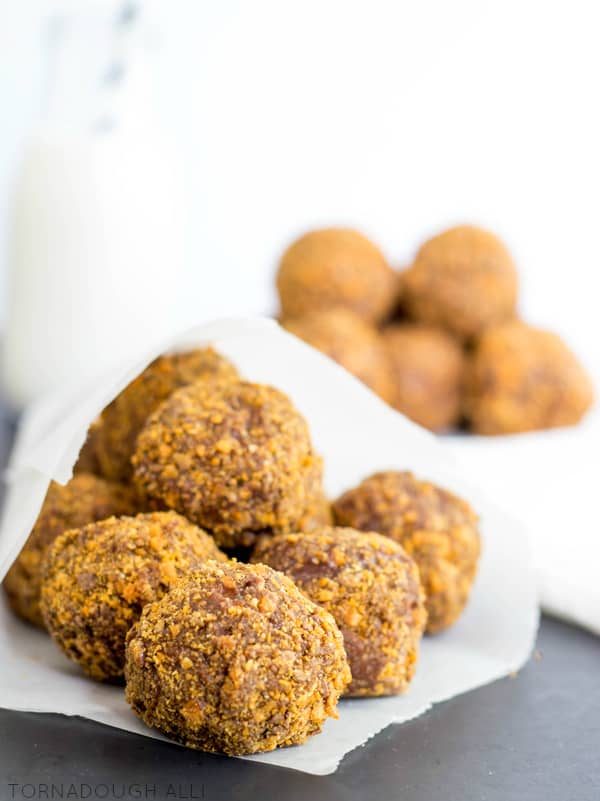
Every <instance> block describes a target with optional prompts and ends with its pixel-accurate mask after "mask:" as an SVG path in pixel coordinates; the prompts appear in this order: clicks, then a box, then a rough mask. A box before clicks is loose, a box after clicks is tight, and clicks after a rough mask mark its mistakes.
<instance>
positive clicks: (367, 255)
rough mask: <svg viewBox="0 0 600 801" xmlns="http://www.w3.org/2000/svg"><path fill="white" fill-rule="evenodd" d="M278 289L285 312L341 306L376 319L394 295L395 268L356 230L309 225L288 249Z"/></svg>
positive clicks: (301, 312)
mask: <svg viewBox="0 0 600 801" xmlns="http://www.w3.org/2000/svg"><path fill="white" fill-rule="evenodd" d="M277 289H278V291H279V299H280V302H281V310H282V313H283V316H284V317H302V316H303V315H304V314H307V313H308V312H312V311H316V310H317V309H329V308H331V307H333V306H343V307H344V308H347V309H350V310H351V311H354V312H356V314H358V315H359V316H360V317H363V318H364V319H365V320H370V321H372V322H378V321H379V320H382V319H383V318H384V317H385V316H386V315H387V314H388V312H389V311H390V310H391V308H392V306H393V305H394V302H395V300H396V274H395V272H394V270H392V268H391V267H390V266H389V265H388V263H387V262H386V260H385V258H384V256H383V254H382V253H381V251H380V250H379V248H377V247H376V245H374V244H373V243H372V242H371V241H370V240H369V239H367V238H366V237H365V236H363V235H362V234H360V233H359V232H358V231H354V230H352V229H351V228H324V229H321V230H317V231H309V232H308V233H307V234H304V236H301V237H300V238H299V239H297V240H296V241H295V242H293V243H292V244H291V245H290V246H289V248H288V249H287V250H286V251H285V253H284V254H283V256H282V258H281V262H280V264H279V271H278V273H277Z"/></svg>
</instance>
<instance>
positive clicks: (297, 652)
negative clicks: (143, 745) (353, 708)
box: [125, 562, 350, 755]
mask: <svg viewBox="0 0 600 801" xmlns="http://www.w3.org/2000/svg"><path fill="white" fill-rule="evenodd" d="M125 675H126V681H127V684H126V697H127V700H128V702H129V703H130V704H131V706H132V707H133V709H134V711H135V712H136V713H137V714H138V715H139V716H140V717H141V718H142V720H143V721H144V722H145V723H146V724H148V725H149V726H152V727H154V728H155V729H158V731H161V732H162V733H163V734H165V735H167V736H168V737H171V738H172V739H174V740H177V741H178V742H180V743H183V744H184V745H187V746H189V747H191V748H198V749H202V750H204V751H214V752H221V753H224V754H230V755H242V754H253V753H257V752H261V751H271V750H273V749H274V748H278V747H281V746H287V745H296V744H299V743H302V742H304V741H305V740H307V739H308V738H309V737H310V736H312V735H313V734H317V733H318V732H319V731H320V730H321V728H322V725H323V723H324V721H325V720H326V718H327V717H329V716H331V717H336V716H337V714H336V705H337V701H338V698H339V696H340V694H341V693H342V692H343V690H344V688H345V687H346V685H347V683H348V681H349V680H350V671H349V669H348V664H347V662H346V657H345V654H344V648H343V643H342V636H341V634H340V632H339V630H338V629H337V627H336V625H335V622H334V620H333V618H332V617H331V615H329V614H328V613H327V612H326V611H325V610H324V609H321V608H320V607H318V606H317V605H316V604H314V603H313V602H312V601H310V600H309V599H308V598H307V597H306V596H305V595H303V594H302V593H301V592H300V590H298V589H297V588H296V587H295V586H294V584H293V583H292V582H291V581H290V580H289V579H288V578H286V577H285V576H284V575H282V574H281V573H278V572H276V571H274V570H271V568H269V567H266V566H265V565H244V564H238V563H233V562H229V563H227V564H215V563H209V564H207V565H205V566H204V567H203V568H201V569H200V570H198V571H197V572H196V573H195V574H194V575H192V576H189V577H188V578H186V579H184V580H182V581H181V582H179V583H178V584H177V585H176V586H175V587H174V588H173V589H172V590H171V591H170V592H169V593H168V595H166V596H165V597H164V598H162V600H160V601H157V602H156V603H153V604H150V605H149V606H147V607H146V609H145V610H144V612H143V614H142V616H141V618H140V620H139V622H138V623H137V624H136V625H135V626H134V627H133V628H132V629H131V631H130V632H129V635H128V638H127V661H126V667H125Z"/></svg>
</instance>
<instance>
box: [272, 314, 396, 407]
mask: <svg viewBox="0 0 600 801" xmlns="http://www.w3.org/2000/svg"><path fill="white" fill-rule="evenodd" d="M281 324H282V326H283V327H284V328H285V329H287V330H288V331H289V332H290V333H292V334H295V336H297V337H299V338H300V339H303V340H304V341H305V342H307V343H308V344H309V345H312V346H313V348H316V349H317V350H320V351H321V352H322V353H325V354H327V356H329V357H330V358H331V359H333V360H334V361H336V362H338V364H341V365H342V367H345V368H346V370H348V372H350V373H352V374H353V375H355V376H356V377H357V378H358V379H360V380H361V381H362V382H363V383H364V384H366V385H367V386H368V387H370V388H371V389H372V390H373V392H375V393H377V395H380V396H381V397H382V398H384V399H385V400H388V399H389V397H390V394H391V388H390V377H389V370H388V364H387V360H386V356H385V352H384V348H383V345H382V342H381V338H380V336H379V332H378V331H377V329H376V328H375V327H374V326H372V325H371V324H370V323H368V322H367V321H365V320H363V319H362V318H361V317H359V316H358V315H357V314H356V313H355V312H353V311H351V310H350V309H344V308H340V307H336V308H332V309H320V310H317V311H314V312H309V313H308V314H305V315H304V316H303V317H294V318H284V319H283V320H282V323H281Z"/></svg>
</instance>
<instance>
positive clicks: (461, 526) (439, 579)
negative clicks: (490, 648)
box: [333, 470, 481, 633]
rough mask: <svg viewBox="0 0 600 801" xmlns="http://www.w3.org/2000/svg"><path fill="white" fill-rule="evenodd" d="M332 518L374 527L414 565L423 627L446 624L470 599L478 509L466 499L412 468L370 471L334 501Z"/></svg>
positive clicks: (430, 629) (477, 545)
mask: <svg viewBox="0 0 600 801" xmlns="http://www.w3.org/2000/svg"><path fill="white" fill-rule="evenodd" d="M333 515H334V518H335V521H336V523H338V524H339V525H342V526H352V527H353V528H358V529H361V530H362V531H378V532H379V533H380V534H384V535H385V536H387V537H391V538H392V539H393V540H395V541H396V542H399V543H400V544H401V545H402V547H403V548H404V550H405V551H407V553H409V554H410V555H411V556H412V557H413V559H414V560H415V561H416V563H417V565H418V566H419V573H420V575H421V583H422V584H423V588H424V589H425V598H426V606H427V614H428V619H427V629H426V630H427V631H428V632H429V633H435V632H438V631H441V630H442V629H445V628H448V626H451V625H452V624H453V623H454V622H455V621H456V620H457V619H458V617H459V616H460V614H461V613H462V611H463V609H464V607H465V604H466V603H467V601H468V599H469V594H470V592H471V587H472V584H473V580H474V578H475V573H476V571H477V562H478V559H479V552H480V547H481V546H480V537H479V532H478V529H477V522H478V521H477V515H476V514H475V512H474V511H473V509H472V508H471V507H470V506H469V504H468V503H467V502H466V501H463V500H462V499H461V498H458V497H457V496H456V495H453V494H452V493H450V492H448V491H447V490H444V489H441V488H440V487H437V486H435V484H431V483H429V482H428V481H419V480H417V479H416V478H415V477H414V476H413V475H412V473H407V472H399V471H393V470H390V471H388V472H383V473H375V475H372V476H370V477H369V478H367V479H365V480H364V481H363V482H362V483H361V484H359V485H358V486H357V487H355V488H354V489H351V490H348V492H345V493H344V494H343V495H342V496H341V497H340V498H338V500H337V501H335V503H334V504H333Z"/></svg>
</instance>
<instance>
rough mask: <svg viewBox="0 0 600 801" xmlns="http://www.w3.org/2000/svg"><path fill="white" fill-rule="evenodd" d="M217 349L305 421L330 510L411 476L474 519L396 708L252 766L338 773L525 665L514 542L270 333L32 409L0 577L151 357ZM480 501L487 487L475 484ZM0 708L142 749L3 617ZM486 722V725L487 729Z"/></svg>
mask: <svg viewBox="0 0 600 801" xmlns="http://www.w3.org/2000/svg"><path fill="white" fill-rule="evenodd" d="M207 343H212V344H214V345H215V346H216V347H217V348H218V349H219V350H220V351H222V352H223V353H225V354H226V355H228V356H229V357H230V358H231V359H232V360H233V361H234V362H235V364H236V365H237V366H238V368H239V370H240V372H241V373H242V374H243V375H244V376H245V377H246V378H248V379H250V380H253V381H259V382H265V383H270V384H273V385H274V386H277V387H278V388H280V389H282V390H283V391H285V392H287V393H288V394H289V395H290V396H291V398H292V399H293V400H294V402H295V403H296V405H297V407H298V408H299V409H300V411H301V412H302V413H303V414H304V415H305V416H306V418H307V419H308V421H309V423H310V425H311V430H312V436H313V441H314V443H315V446H316V448H317V450H318V451H319V452H320V453H321V454H322V455H323V456H324V458H325V468H326V475H325V481H326V489H327V490H328V492H329V493H330V494H331V496H332V497H334V496H336V495H337V494H338V493H339V492H341V491H342V490H344V489H346V488H348V487H350V486H352V485H354V484H355V483H357V482H358V481H360V480H361V479H362V478H364V477H365V476H367V475H368V474H370V473H372V472H374V471H376V470H383V469H388V468H397V469H410V470H413V471H414V472H415V473H416V474H417V475H419V476H422V477H424V478H427V479H431V480H433V481H436V482H438V483H440V484H442V485H443V486H445V487H448V488H449V489H452V490H454V491H456V492H458V493H459V494H462V495H464V496H465V497H466V498H468V499H469V500H470V501H471V503H472V504H473V505H474V506H475V508H476V509H477V511H478V512H479V514H480V515H481V518H482V535H483V555H482V561H481V567H480V571H479V575H478V578H477V582H476V585H475V588H474V592H473V596H472V599H471V602H470V604H469V606H468V608H467V610H466V612H465V614H464V615H463V617H462V618H461V619H460V621H459V622H458V623H457V625H455V626H454V627H453V628H452V629H450V630H449V631H447V632H445V633H443V634H441V635H438V636H436V637H428V638H425V639H424V641H423V645H422V649H421V656H420V659H419V664H418V669H417V675H416V677H415V679H414V681H413V683H412V685H411V687H410V690H409V691H408V693H407V694H406V695H404V696H400V697H395V698H381V699H360V700H347V701H343V702H341V704H340V708H339V713H340V716H339V720H337V721H334V720H331V721H328V722H327V724H326V726H325V728H324V731H323V733H322V734H320V735H318V736H316V737H313V738H312V739H311V740H310V741H309V742H308V743H306V744H304V745H302V746H297V747H294V748H287V749H280V750H278V751H274V752H271V753H269V754H264V755H261V756H256V757H250V758H251V759H254V760H256V761H259V762H264V763H268V764H272V765H281V766H285V767H288V768H294V769H296V770H301V771H305V772H307V773H313V774H326V773H330V772H332V771H334V770H335V769H336V767H337V765H338V764H339V762H340V760H341V758H342V757H343V756H344V754H346V753H347V752H348V751H350V750H351V749H353V748H356V747H357V746H359V745H361V744H363V743H364V742H366V740H367V739H368V738H369V737H372V736H373V735H374V734H376V733H377V732H378V731H380V730H381V729H383V728H384V727H385V726H387V725H389V724H390V723H401V722H403V721H405V720H409V719H410V718H413V717H416V716H417V715H419V714H421V713H423V712H424V711H425V710H426V709H427V708H428V707H430V706H431V704H433V703H435V702H437V701H443V700H445V699H448V698H452V697H453V696H455V695H457V694H459V693H462V692H466V691H467V690H470V689H473V688H475V687H478V686H480V685H482V684H486V683H487V682H490V681H493V680H494V679H497V678H499V677H501V676H504V675H506V674H508V673H510V672H512V671H515V670H518V669H519V668H520V667H521V666H522V665H523V663H524V662H525V661H526V660H527V658H528V656H529V654H530V651H531V648H532V645H533V642H534V637H535V632H536V629H537V622H538V609H537V601H536V592H535V583H534V576H533V572H532V568H531V564H530V559H529V551H528V545H527V540H526V537H525V535H524V532H523V530H522V528H521V527H520V526H519V525H518V524H517V523H516V522H515V521H514V520H512V519H511V518H510V516H508V515H507V514H505V513H504V512H503V511H502V510H501V508H500V507H499V506H497V505H495V504H494V503H492V502H491V501H490V500H488V499H487V498H486V496H485V494H484V493H483V492H482V491H481V490H477V489H475V487H474V486H472V483H471V482H470V481H469V480H468V478H467V477H465V476H464V475H463V474H462V473H461V471H459V469H458V468H457V467H456V465H455V464H453V463H452V461H451V460H450V459H449V457H448V455H447V454H446V449H445V448H444V447H443V446H442V445H440V443H439V442H438V441H437V440H436V439H435V438H434V437H433V436H432V435H430V434H429V433H427V432H425V431H423V430H422V429H420V428H419V427H418V426H416V425H414V424H413V423H411V422H409V421H408V420H406V419H405V418H404V417H402V416H401V415H399V414H397V413H396V412H394V411H393V410H391V409H390V408H389V407H387V406H386V405H385V404H384V403H383V402H382V401H380V400H379V399H378V398H377V397H376V396H375V395H373V394H372V393H371V392H370V391H369V390H368V389H366V388H365V387H364V386H363V385H362V384H360V383H359V382H358V381H356V380H355V379H354V378H353V377H352V376H350V375H349V374H348V373H347V372H346V371H345V370H343V369H342V368H340V367H338V366H337V365H336V364H334V363H333V362H331V361H330V360H329V359H327V358H326V357H325V356H323V355H321V354H320V353H317V352H316V351H315V350H313V349H312V348H309V347H308V346H307V345H305V344H304V343H302V342H300V341H299V340H297V339H295V338H294V337H292V336H290V335H289V334H287V333H285V332H284V331H282V330H281V329H280V328H279V327H278V326H277V325H276V323H274V322H273V321H270V320H261V319H257V320H248V319H241V320H228V321H227V320H225V321H217V322H215V323H210V324H206V325H202V326H199V327H197V328H196V329H194V330H193V331H189V332H187V333H186V334H184V335H182V336H180V337H177V338H174V339H173V340H171V341H169V342H161V343H158V344H156V345H155V346H154V347H152V348H149V349H148V351H147V352H146V353H145V354H141V356H140V359H139V362H137V363H136V364H128V365H124V366H123V367H121V368H119V369H115V370H114V371H112V372H111V373H110V374H108V375H105V376H103V377H102V378H101V379H98V380H97V381H95V382H93V383H92V384H90V385H88V386H86V387H81V386H76V385H74V386H71V387H65V388H64V390H63V391H61V392H60V393H59V394H57V395H54V396H53V397H51V398H47V399H45V400H44V401H42V402H41V403H39V404H37V406H35V407H34V408H32V409H31V410H30V411H29V412H28V414H27V415H26V417H25V419H24V421H23V424H22V426H21V429H20V432H19V436H18V442H17V445H16V448H15V451H14V453H13V457H12V459H11V463H10V471H9V492H8V497H7V503H6V505H5V510H4V517H3V521H2V527H1V529H0V575H3V574H4V572H5V571H6V569H7V568H8V567H9V565H10V564H11V562H12V560H13V559H14V557H15V556H16V555H17V553H18V551H19V550H20V548H21V546H22V544H23V542H24V541H25V539H26V537H27V534H28V532H29V530H30V529H31V526H32V523H33V522H34V520H35V518H36V515H37V513H38V511H39V507H40V504H41V502H42V499H43V497H44V493H45V491H46V488H47V484H48V481H49V479H50V478H54V479H56V480H57V481H60V482H65V481H67V480H68V479H69V478H70V475H71V470H72V465H73V463H74V461H75V459H76V457H77V454H78V451H79V448H80V447H81V444H82V443H83V441H84V438H85V434H86V430H87V427H88V424H89V423H90V422H91V421H92V420H93V419H94V418H95V417H96V415H97V414H98V413H99V412H100V411H101V409H102V408H103V407H104V406H105V405H106V403H108V402H109V401H110V400H111V399H112V398H113V397H114V396H115V395H116V393H117V392H118V391H120V390H121V389H122V388H123V387H124V386H125V385H126V384H127V383H128V381H130V380H131V379H132V378H133V377H134V376H135V375H136V374H137V373H138V372H139V371H140V370H141V369H143V367H144V366H145V365H146V364H147V363H148V362H149V361H151V359H152V358H154V357H155V356H156V355H158V354H159V353H160V352H162V351H164V350H168V349H175V350H176V349H184V348H186V347H190V346H192V345H203V344H207ZM477 479H478V481H479V483H480V484H481V485H482V486H483V487H485V484H486V476H485V474H479V475H478V476H477ZM0 706H3V707H7V708H12V709H20V710H28V711H37V712H58V713H63V714H66V715H82V716H84V717H87V718H91V719H92V720H96V721H99V722H102V723H105V724H109V725H111V726H116V727H118V728H121V729H125V730H128V731H132V732H138V733H141V734H145V735H147V736H151V737H157V736H159V735H157V734H156V733H155V732H153V731H152V730H150V729H148V728H146V727H145V725H144V724H143V723H141V722H140V721H139V720H138V719H137V718H136V716H135V715H134V714H133V712H131V711H130V709H129V708H128V707H127V705H126V703H125V701H124V697H123V691H122V689H119V688H116V687H109V686H105V685H102V684H98V683H95V682H92V681H89V680H87V679H85V678H83V676H82V675H81V674H80V672H79V671H78V669H77V667H76V666H75V665H73V664H71V663H70V662H68V661H67V659H66V658H64V657H63V656H62V654H61V653H60V652H59V651H58V650H57V649H56V648H55V647H54V646H53V645H52V643H51V641H50V639H49V638H48V637H47V636H46V635H45V634H44V633H43V632H41V631H37V630H35V629H34V628H32V627H29V626H27V625H25V624H23V623H21V622H20V621H18V620H17V619H15V618H14V617H13V616H12V615H11V614H10V612H9V611H8V610H7V608H6V606H5V604H4V602H3V603H2V605H1V607H0ZM492 725H493V721H490V726H492Z"/></svg>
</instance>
